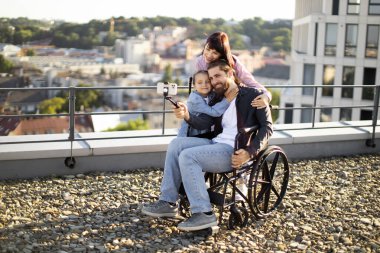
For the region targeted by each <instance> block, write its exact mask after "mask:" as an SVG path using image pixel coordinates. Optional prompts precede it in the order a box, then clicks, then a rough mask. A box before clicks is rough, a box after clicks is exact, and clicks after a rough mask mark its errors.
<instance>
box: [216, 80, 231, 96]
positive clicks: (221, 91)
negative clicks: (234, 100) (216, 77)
mask: <svg viewBox="0 0 380 253" xmlns="http://www.w3.org/2000/svg"><path fill="white" fill-rule="evenodd" d="M219 84H220V85H219ZM227 89H228V87H227V85H226V84H223V83H218V85H217V86H216V87H214V91H215V93H216V94H217V95H218V96H220V97H222V96H224V93H225V92H226V90H227Z"/></svg>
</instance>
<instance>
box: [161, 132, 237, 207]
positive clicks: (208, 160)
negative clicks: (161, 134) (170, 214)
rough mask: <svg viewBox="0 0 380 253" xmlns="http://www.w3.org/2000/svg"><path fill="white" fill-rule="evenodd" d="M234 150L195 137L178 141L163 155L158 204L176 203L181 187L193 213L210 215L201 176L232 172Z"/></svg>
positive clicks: (177, 139) (175, 140) (209, 205)
mask: <svg viewBox="0 0 380 253" xmlns="http://www.w3.org/2000/svg"><path fill="white" fill-rule="evenodd" d="M232 153H233V147H231V146H230V145H228V144H224V143H214V142H213V141H212V140H209V139H204V138H196V137H177V138H175V139H173V140H172V142H171V143H170V144H169V147H168V150H167V152H166V159H165V168H164V178H163V179H162V183H161V195H160V200H164V201H167V202H172V203H174V202H176V201H177V200H178V189H179V187H180V185H181V183H183V186H184V188H185V191H186V195H187V197H188V199H189V202H190V209H191V212H192V213H199V212H209V211H211V210H212V209H211V203H210V198H209V196H208V192H207V186H206V183H205V180H204V172H213V173H218V172H226V171H231V155H232Z"/></svg>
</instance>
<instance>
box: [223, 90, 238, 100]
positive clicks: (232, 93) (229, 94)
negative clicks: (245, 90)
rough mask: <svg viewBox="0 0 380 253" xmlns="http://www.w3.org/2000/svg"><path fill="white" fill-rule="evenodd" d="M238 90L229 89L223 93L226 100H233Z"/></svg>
mask: <svg viewBox="0 0 380 253" xmlns="http://www.w3.org/2000/svg"><path fill="white" fill-rule="evenodd" d="M238 92H239V89H238V88H236V89H230V90H228V91H226V92H225V93H224V97H225V98H226V99H227V101H228V102H230V103H231V102H232V100H234V98H236V96H237V94H238Z"/></svg>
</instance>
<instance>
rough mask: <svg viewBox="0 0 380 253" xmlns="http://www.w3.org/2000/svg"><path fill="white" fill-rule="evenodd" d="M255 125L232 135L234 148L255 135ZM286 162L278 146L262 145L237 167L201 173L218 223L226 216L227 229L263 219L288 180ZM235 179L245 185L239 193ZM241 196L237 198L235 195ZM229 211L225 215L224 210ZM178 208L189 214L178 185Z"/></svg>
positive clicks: (276, 205) (276, 202)
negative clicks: (246, 189) (218, 171)
mask: <svg viewBox="0 0 380 253" xmlns="http://www.w3.org/2000/svg"><path fill="white" fill-rule="evenodd" d="M257 129H258V127H252V128H244V129H239V132H238V133H237V135H236V138H235V147H234V150H235V151H236V150H238V148H239V147H240V146H239V141H240V140H241V139H242V138H241V137H243V136H245V137H247V136H248V140H249V139H251V138H252V136H253V135H254V134H256V131H257ZM289 174H290V169H289V164H288V159H287V156H286V154H285V152H284V151H283V150H282V149H281V148H280V147H278V146H275V145H270V146H268V145H267V146H266V147H265V148H264V149H263V150H262V151H261V152H259V154H258V155H257V156H256V157H255V158H253V159H251V160H250V161H249V162H247V163H246V164H244V165H243V166H242V167H241V168H239V169H233V168H231V170H230V171H228V172H224V173H209V172H206V173H205V176H204V177H205V182H206V184H208V185H209V187H208V193H209V196H210V201H211V203H212V204H213V206H214V207H216V208H218V209H219V210H218V213H219V225H220V224H222V223H223V219H224V218H225V219H227V220H228V223H227V228H228V229H234V228H235V227H237V226H238V227H245V226H246V225H247V224H248V219H249V218H250V217H251V218H252V219H253V220H254V219H256V220H257V219H263V218H266V217H267V216H269V215H270V214H271V213H272V212H273V211H275V210H276V209H277V208H278V207H279V205H280V204H281V202H282V200H283V198H284V196H285V193H286V190H287V187H288V181H289ZM238 179H244V180H245V184H246V186H247V188H248V191H247V193H243V192H242V191H241V190H240V189H239V188H238V187H237V181H238ZM237 194H238V195H240V196H241V199H242V200H241V201H237V200H236V196H237ZM226 209H229V211H230V214H229V215H227V216H228V217H225V216H226V215H225V210H226ZM179 211H180V214H181V215H182V216H185V217H186V216H188V215H189V201H188V199H187V197H186V193H185V191H184V188H183V186H181V187H180V201H179Z"/></svg>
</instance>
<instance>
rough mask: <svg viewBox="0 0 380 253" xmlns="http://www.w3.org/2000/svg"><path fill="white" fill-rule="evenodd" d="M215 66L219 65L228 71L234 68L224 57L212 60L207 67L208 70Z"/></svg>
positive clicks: (221, 68)
mask: <svg viewBox="0 0 380 253" xmlns="http://www.w3.org/2000/svg"><path fill="white" fill-rule="evenodd" d="M215 67H219V69H220V70H222V71H224V72H226V73H227V72H228V71H230V70H231V69H232V68H231V66H230V65H229V64H228V62H227V61H226V60H223V59H220V60H215V61H212V62H210V63H209V65H208V67H207V70H209V69H211V68H215Z"/></svg>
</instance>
